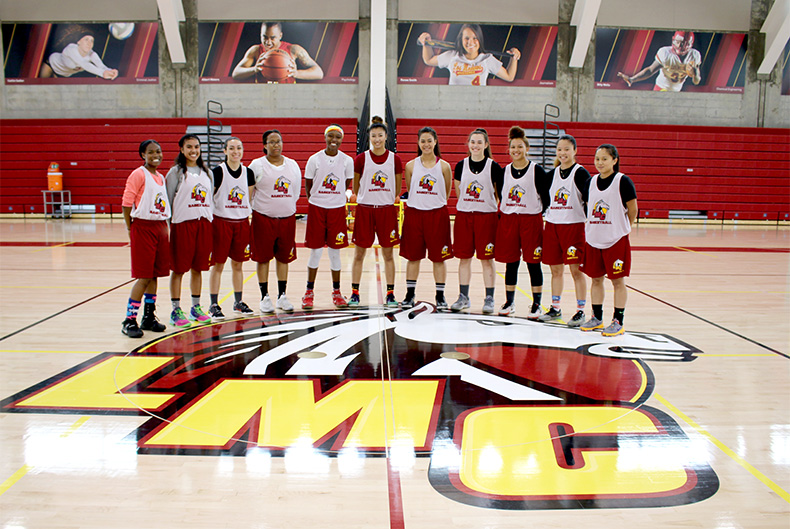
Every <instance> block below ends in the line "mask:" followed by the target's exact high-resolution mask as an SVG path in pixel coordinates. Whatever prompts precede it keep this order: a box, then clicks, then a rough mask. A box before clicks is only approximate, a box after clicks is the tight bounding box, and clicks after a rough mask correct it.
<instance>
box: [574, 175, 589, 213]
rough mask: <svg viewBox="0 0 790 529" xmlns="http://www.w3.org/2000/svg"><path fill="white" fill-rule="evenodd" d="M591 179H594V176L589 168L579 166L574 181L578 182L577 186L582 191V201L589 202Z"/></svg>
mask: <svg viewBox="0 0 790 529" xmlns="http://www.w3.org/2000/svg"><path fill="white" fill-rule="evenodd" d="M590 180H592V177H591V176H590V173H589V172H587V169H585V168H584V167H582V166H579V168H578V169H577V170H576V176H575V177H574V178H573V181H574V183H575V184H576V188H577V189H578V190H579V191H580V192H581V194H582V201H584V203H585V204H586V203H587V198H588V197H589V196H590Z"/></svg>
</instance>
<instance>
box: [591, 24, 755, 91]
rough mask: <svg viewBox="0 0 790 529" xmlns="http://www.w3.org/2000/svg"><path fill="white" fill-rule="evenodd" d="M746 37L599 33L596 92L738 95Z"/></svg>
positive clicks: (636, 31) (606, 30) (600, 30)
mask: <svg viewBox="0 0 790 529" xmlns="http://www.w3.org/2000/svg"><path fill="white" fill-rule="evenodd" d="M746 37H747V35H746V33H711V32H700V31H693V30H690V29H678V30H661V31H657V30H639V29H618V28H598V29H597V30H596V37H595V38H596V44H595V50H596V51H595V88H601V89H610V90H654V91H657V92H658V91H660V92H681V91H683V92H718V93H732V94H742V93H743V86H744V80H745V78H746V40H747V38H746Z"/></svg>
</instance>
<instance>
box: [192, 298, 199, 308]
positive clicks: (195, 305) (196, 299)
mask: <svg viewBox="0 0 790 529" xmlns="http://www.w3.org/2000/svg"><path fill="white" fill-rule="evenodd" d="M198 305H200V296H192V306H193V307H197V306H198Z"/></svg>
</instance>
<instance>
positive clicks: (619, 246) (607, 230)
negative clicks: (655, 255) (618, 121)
mask: <svg viewBox="0 0 790 529" xmlns="http://www.w3.org/2000/svg"><path fill="white" fill-rule="evenodd" d="M595 168H596V169H598V173H599V174H597V175H595V176H594V177H593V178H592V180H591V181H590V187H589V194H588V199H587V204H588V207H587V225H586V228H585V236H586V239H587V248H586V250H585V254H584V273H585V274H587V275H588V276H590V277H591V278H592V285H591V286H590V298H591V300H592V308H593V315H592V318H590V319H589V320H587V321H586V322H584V323H583V324H582V326H581V330H583V331H593V330H596V329H603V300H604V293H605V291H604V284H603V278H604V275H606V276H607V277H608V278H609V280H610V281H611V282H612V286H613V287H614V317H613V318H612V323H611V324H610V325H609V326H608V327H606V328H605V329H603V330H602V331H601V334H602V335H603V336H617V335H620V334H623V314H624V312H625V303H626V300H627V299H628V290H627V289H626V286H625V278H626V277H628V275H629V274H630V272H631V244H630V242H629V240H628V234H629V233H631V228H632V227H633V225H634V222H636V216H637V214H638V212H639V208H638V206H637V203H636V188H635V187H634V182H633V181H632V180H631V179H630V178H628V177H627V176H625V175H624V174H623V173H621V172H620V157H619V155H618V153H617V148H616V147H615V146H614V145H610V144H604V145H601V146H600V147H598V150H597V151H595Z"/></svg>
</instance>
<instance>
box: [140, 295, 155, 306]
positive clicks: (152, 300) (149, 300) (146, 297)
mask: <svg viewBox="0 0 790 529" xmlns="http://www.w3.org/2000/svg"><path fill="white" fill-rule="evenodd" d="M143 302H144V303H153V304H154V305H156V294H143Z"/></svg>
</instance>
